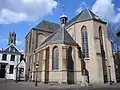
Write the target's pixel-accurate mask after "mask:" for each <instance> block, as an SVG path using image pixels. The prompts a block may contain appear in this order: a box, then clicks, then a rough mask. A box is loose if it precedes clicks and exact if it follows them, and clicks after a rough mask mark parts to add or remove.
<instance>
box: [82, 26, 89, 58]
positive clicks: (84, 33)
mask: <svg viewBox="0 0 120 90" xmlns="http://www.w3.org/2000/svg"><path fill="white" fill-rule="evenodd" d="M81 36H82V52H83V57H84V58H88V57H89V49H88V33H87V27H86V26H83V27H82V30H81Z"/></svg>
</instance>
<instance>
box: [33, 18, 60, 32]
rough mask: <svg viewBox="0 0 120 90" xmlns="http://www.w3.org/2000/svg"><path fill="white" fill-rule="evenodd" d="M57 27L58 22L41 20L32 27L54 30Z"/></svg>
mask: <svg viewBox="0 0 120 90" xmlns="http://www.w3.org/2000/svg"><path fill="white" fill-rule="evenodd" d="M58 28H60V25H59V24H57V23H53V22H49V21H46V20H43V21H41V22H40V23H39V24H38V25H37V26H36V27H35V28H33V29H36V30H42V31H48V32H54V31H55V30H57V29H58Z"/></svg>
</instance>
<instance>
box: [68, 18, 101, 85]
mask: <svg viewBox="0 0 120 90" xmlns="http://www.w3.org/2000/svg"><path fill="white" fill-rule="evenodd" d="M83 25H85V26H86V27H87V31H88V47H89V58H86V59H85V62H86V68H87V70H88V71H89V79H90V83H96V82H99V83H103V76H102V75H99V74H100V71H99V68H101V66H99V63H100V62H98V61H97V56H96V49H95V47H96V44H95V39H94V34H95V32H94V24H93V20H90V21H85V22H78V23H76V24H75V25H72V26H71V27H69V28H68V29H67V30H69V29H70V28H71V30H72V31H68V32H69V33H70V35H72V34H74V35H75V36H76V37H75V38H74V39H75V41H76V42H77V43H78V44H79V46H80V47H81V28H82V26H83ZM76 59H78V58H76ZM99 59H100V60H101V58H99ZM98 66H99V67H98ZM101 73H102V71H101Z"/></svg>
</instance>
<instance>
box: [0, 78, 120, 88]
mask: <svg viewBox="0 0 120 90" xmlns="http://www.w3.org/2000/svg"><path fill="white" fill-rule="evenodd" d="M0 90H120V84H114V85H112V86H109V85H94V86H90V87H81V86H80V85H44V84H38V87H35V84H34V83H28V82H18V83H15V82H14V81H12V80H6V81H5V80H4V79H2V80H1V79H0Z"/></svg>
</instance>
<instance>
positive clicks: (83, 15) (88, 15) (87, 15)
mask: <svg viewBox="0 0 120 90" xmlns="http://www.w3.org/2000/svg"><path fill="white" fill-rule="evenodd" d="M90 19H93V20H97V21H100V22H103V23H106V22H104V21H103V20H101V19H100V18H99V17H98V16H97V15H95V14H94V13H93V12H92V11H91V10H89V9H85V10H83V11H82V12H80V13H79V14H78V15H76V16H75V17H74V18H73V19H71V20H70V21H69V22H68V23H67V25H70V24H71V23H73V22H75V21H78V20H79V21H84V20H90ZM67 25H66V26H67Z"/></svg>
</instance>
